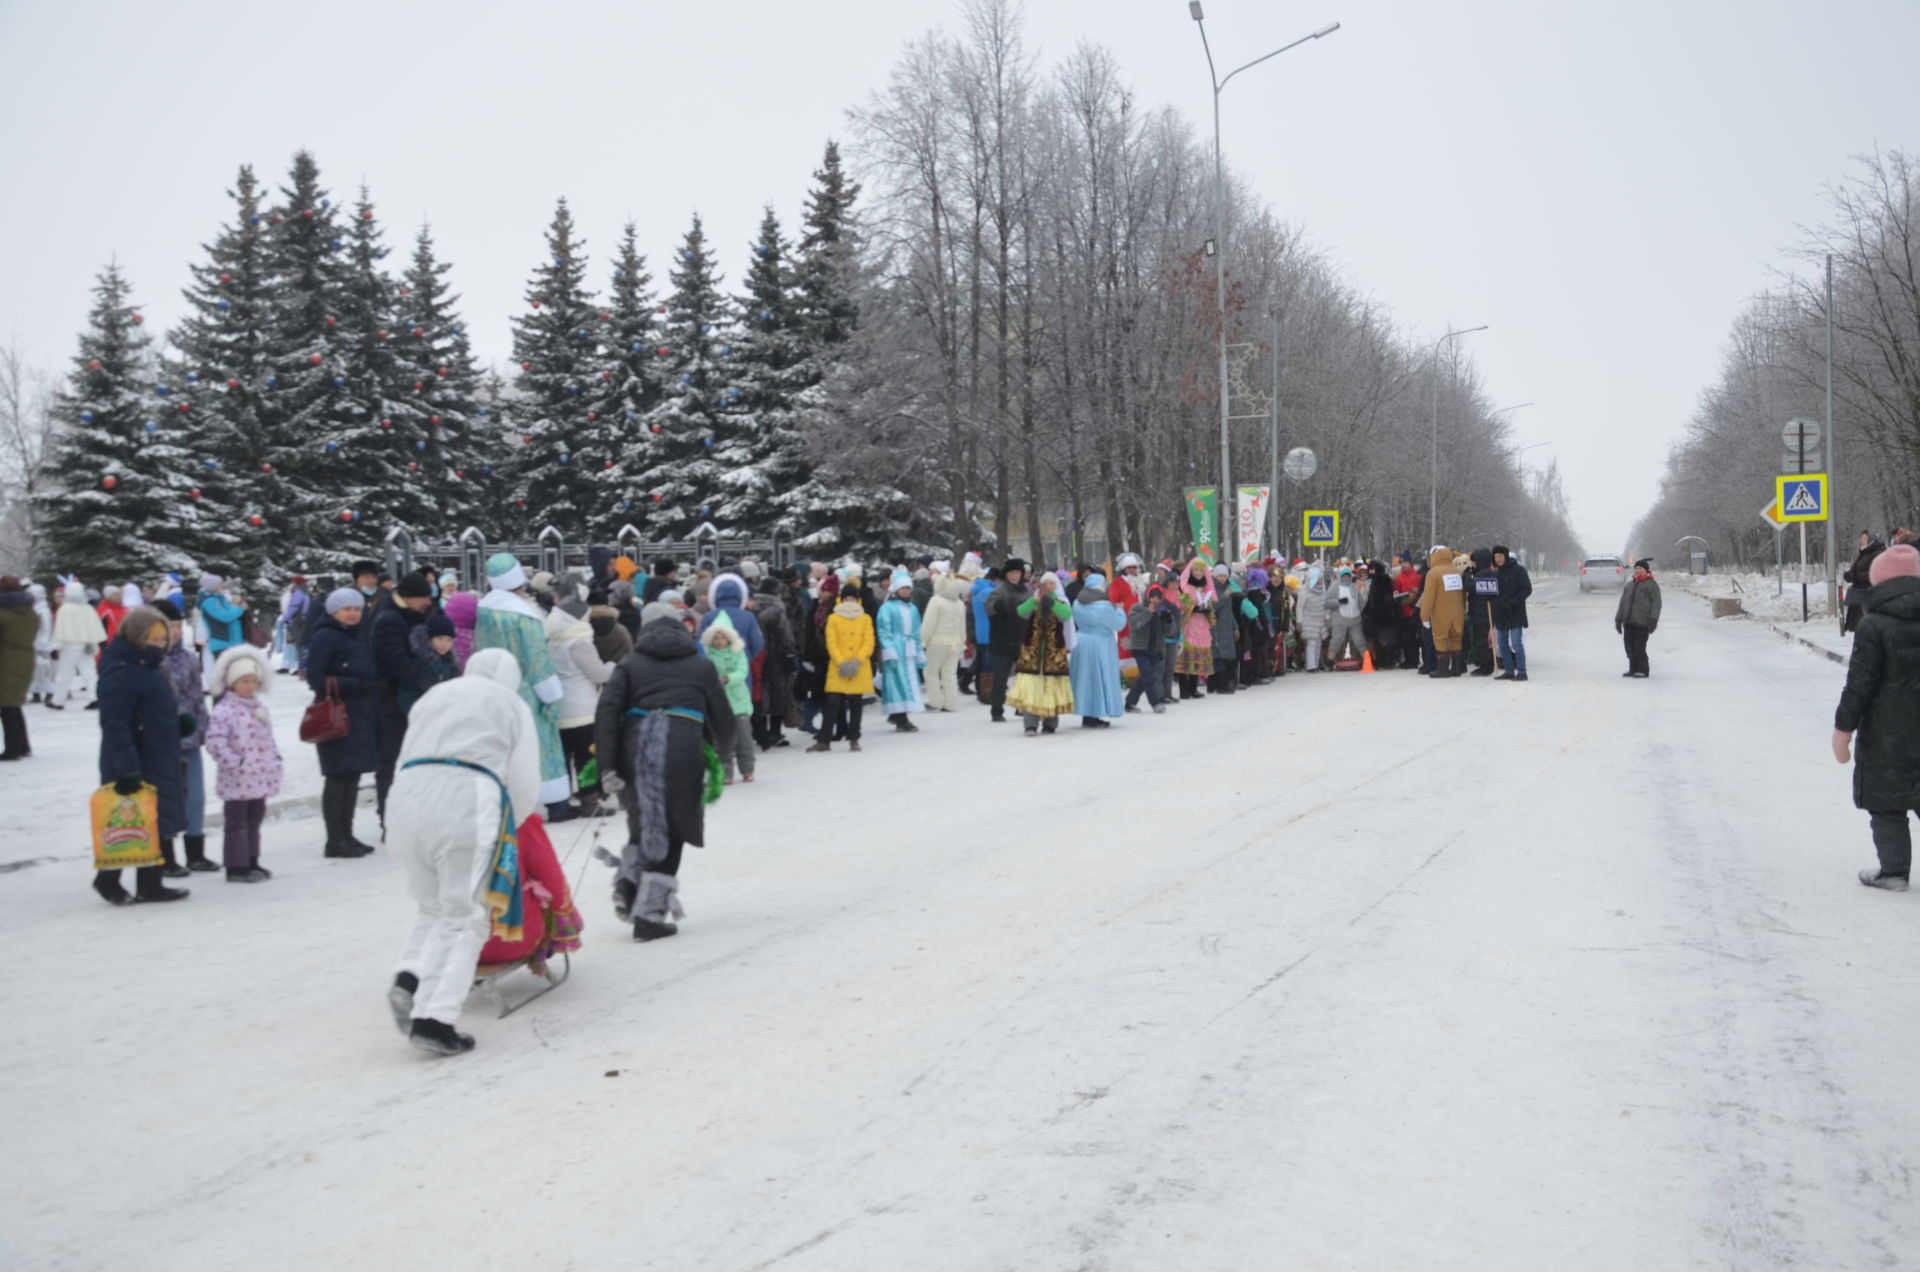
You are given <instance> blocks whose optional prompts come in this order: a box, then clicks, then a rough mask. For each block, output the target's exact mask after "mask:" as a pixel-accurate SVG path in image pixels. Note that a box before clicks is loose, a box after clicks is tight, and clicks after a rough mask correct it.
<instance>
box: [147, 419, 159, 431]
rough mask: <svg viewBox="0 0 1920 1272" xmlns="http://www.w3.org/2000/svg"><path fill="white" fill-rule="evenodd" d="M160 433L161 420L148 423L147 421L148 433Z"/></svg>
mask: <svg viewBox="0 0 1920 1272" xmlns="http://www.w3.org/2000/svg"><path fill="white" fill-rule="evenodd" d="M159 431H160V421H159V420H148V421H147V432H149V433H158V432H159Z"/></svg>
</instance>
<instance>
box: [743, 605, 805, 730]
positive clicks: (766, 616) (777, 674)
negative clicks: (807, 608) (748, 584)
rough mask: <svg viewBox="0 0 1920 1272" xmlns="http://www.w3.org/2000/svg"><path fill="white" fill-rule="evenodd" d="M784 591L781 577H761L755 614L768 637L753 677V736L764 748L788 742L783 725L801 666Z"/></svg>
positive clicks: (765, 636)
mask: <svg viewBox="0 0 1920 1272" xmlns="http://www.w3.org/2000/svg"><path fill="white" fill-rule="evenodd" d="M781 591H782V589H781V587H780V584H779V581H778V580H776V579H762V580H760V590H759V592H758V593H756V594H755V596H754V598H753V616H754V618H756V619H758V620H759V622H760V635H761V637H762V639H763V640H764V641H765V652H764V653H763V654H762V656H761V662H760V674H759V675H758V676H756V677H755V678H754V684H755V686H756V687H757V688H758V690H759V694H760V696H759V699H758V701H756V702H755V703H754V714H755V716H756V717H757V718H756V719H755V721H754V723H755V724H757V725H758V726H759V728H758V729H757V730H755V736H754V740H755V741H756V742H758V743H759V744H760V748H761V749H762V750H764V751H771V750H772V749H773V748H774V747H776V746H784V745H785V744H786V740H785V739H784V738H782V737H781V736H780V728H781V726H782V725H784V724H785V723H786V719H787V709H788V708H789V707H791V706H792V705H793V673H794V670H795V668H797V667H798V666H799V656H798V654H797V652H796V651H795V648H794V643H793V624H792V622H791V621H790V620H789V618H788V616H787V606H786V598H785V597H783V596H782V595H781Z"/></svg>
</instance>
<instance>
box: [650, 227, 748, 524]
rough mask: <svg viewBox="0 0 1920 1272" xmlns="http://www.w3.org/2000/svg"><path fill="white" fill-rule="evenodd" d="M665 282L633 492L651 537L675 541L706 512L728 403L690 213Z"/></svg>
mask: <svg viewBox="0 0 1920 1272" xmlns="http://www.w3.org/2000/svg"><path fill="white" fill-rule="evenodd" d="M668 277H669V279H670V280H671V282H672V284H673V292H672V294H671V295H670V296H669V297H668V298H667V314H666V321H665V323H664V330H663V332H662V335H661V341H660V343H661V347H662V348H664V349H666V350H667V355H666V357H664V358H662V359H661V362H662V363H663V364H664V365H665V366H666V370H667V374H666V387H665V393H664V396H663V397H662V399H661V401H660V403H659V405H657V406H655V407H654V409H653V410H652V411H651V412H649V413H648V415H647V416H646V424H647V429H648V432H649V434H650V435H651V444H652V447H653V453H654V456H655V459H654V464H653V469H652V472H651V473H650V474H649V475H648V477H647V480H646V482H645V483H644V484H643V485H642V487H641V490H642V491H643V493H644V495H645V506H644V507H643V508H636V509H635V511H639V512H644V514H645V516H646V519H647V525H648V527H650V528H651V529H652V530H653V532H654V533H656V534H659V535H661V536H662V537H664V538H673V539H678V538H683V537H685V536H686V535H688V534H690V533H691V532H692V531H693V530H694V529H695V528H697V527H698V526H699V525H700V523H701V522H703V521H705V520H707V519H708V518H710V517H712V516H713V515H714V511H713V500H714V497H715V495H716V494H717V493H718V490H719V482H718V476H719V465H718V464H717V463H716V461H715V459H714V454H713V447H714V444H715V441H716V439H717V438H719V437H720V435H721V434H722V432H723V429H724V420H723V416H724V415H725V413H726V411H727V409H728V403H729V401H730V400H731V398H732V394H731V392H730V384H729V379H728V376H727V370H728V368H727V366H726V364H725V360H724V359H722V358H721V357H720V356H719V351H720V349H721V347H722V346H723V345H725V344H726V343H727V341H728V339H729V337H728V336H727V335H726V334H725V327H726V323H727V320H728V316H729V315H728V313H727V303H726V299H725V298H724V297H723V296H722V295H721V293H720V285H719V279H718V277H717V276H716V274H715V272H714V265H713V257H712V255H711V254H710V253H709V252H708V251H707V239H706V231H705V230H703V229H702V228H701V225H700V218H699V217H697V216H696V217H694V219H693V228H692V229H690V230H688V231H687V235H686V238H685V239H684V240H683V241H682V243H681V246H680V251H679V252H678V253H677V254H676V256H675V258H674V262H673V270H672V272H671V273H670V274H669V276H668ZM722 528H723V529H730V528H731V527H722Z"/></svg>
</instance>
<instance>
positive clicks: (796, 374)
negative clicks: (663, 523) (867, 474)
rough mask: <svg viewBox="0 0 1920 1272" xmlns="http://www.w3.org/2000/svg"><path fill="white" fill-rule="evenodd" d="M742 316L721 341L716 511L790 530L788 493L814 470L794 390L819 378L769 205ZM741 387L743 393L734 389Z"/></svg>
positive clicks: (764, 528)
mask: <svg viewBox="0 0 1920 1272" xmlns="http://www.w3.org/2000/svg"><path fill="white" fill-rule="evenodd" d="M744 281H745V283H746V294H745V295H743V296H741V297H740V298H739V300H738V302H737V303H738V308H739V312H740V321H739V324H738V326H737V327H736V328H735V330H734V331H733V333H732V335H731V336H730V338H729V343H727V344H725V345H722V346H721V348H720V357H721V360H722V362H724V363H726V364H727V365H728V367H729V369H730V373H731V377H730V378H731V387H730V392H729V394H728V404H729V408H730V409H729V410H728V412H727V414H726V415H725V416H724V417H723V418H722V421H721V425H722V427H721V434H720V438H719V440H718V441H716V442H715V444H714V459H715V461H716V462H717V464H718V465H719V473H718V481H719V489H718V492H717V493H716V495H715V497H714V502H713V510H714V516H715V518H716V520H717V521H718V523H719V524H720V525H723V526H726V527H727V528H729V529H734V528H738V529H745V530H749V531H751V532H753V533H755V534H769V533H772V532H774V531H775V530H778V531H779V532H780V533H781V534H782V535H784V536H788V537H790V536H791V535H792V534H793V531H794V528H795V524H796V522H795V519H794V518H793V517H792V515H791V514H790V513H788V512H786V510H785V509H783V508H782V507H781V501H782V497H783V496H785V495H788V494H790V493H791V492H794V491H797V490H799V489H801V488H802V487H803V486H805V485H806V484H807V481H808V479H809V477H810V475H811V473H810V468H811V466H810V464H809V463H808V459H807V442H806V438H805V436H804V435H802V433H801V432H800V421H801V417H800V414H799V412H798V411H797V410H796V398H797V396H798V395H799V394H800V393H801V392H802V391H804V390H805V389H806V388H807V387H808V385H809V383H810V381H811V380H812V379H813V378H814V373H813V366H812V363H811V362H810V360H809V358H808V349H807V339H806V329H805V317H804V315H803V314H802V312H801V309H800V306H799V305H798V304H797V303H796V297H795V294H794V279H793V273H792V269H791V266H790V262H789V261H788V259H787V244H786V237H785V235H784V234H782V232H781V230H780V220H779V218H778V217H777V216H775V215H774V212H773V209H772V208H771V207H769V208H768V209H767V210H766V214H765V215H764V216H763V217H762V218H761V219H760V233H759V237H758V238H757V239H756V240H755V241H754V243H753V245H752V252H751V254H750V255H749V257H748V258H747V272H746V277H745V280H744ZM735 393H737V394H738V398H737V399H736V398H735V397H734V394H735Z"/></svg>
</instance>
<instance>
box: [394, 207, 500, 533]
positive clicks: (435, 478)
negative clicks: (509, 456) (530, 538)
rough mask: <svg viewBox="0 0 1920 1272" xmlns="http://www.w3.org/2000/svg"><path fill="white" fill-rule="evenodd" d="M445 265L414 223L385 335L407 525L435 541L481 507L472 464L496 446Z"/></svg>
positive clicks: (487, 461) (487, 462) (493, 453)
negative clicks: (408, 503) (407, 493)
mask: <svg viewBox="0 0 1920 1272" xmlns="http://www.w3.org/2000/svg"><path fill="white" fill-rule="evenodd" d="M450 269H452V266H451V265H449V264H448V263H446V262H443V261H441V260H439V259H438V258H437V257H436V256H435V255H434V250H433V232H432V230H431V229H430V228H429V227H427V226H424V225H423V226H421V227H420V233H419V234H418V235H417V236H416V237H415V238H414V244H413V259H412V261H411V262H410V263H409V265H408V266H407V271H406V274H405V276H404V277H403V278H402V279H401V282H400V286H399V288H398V290H397V292H396V297H397V298H396V301H395V311H396V312H395V324H394V326H393V328H392V329H391V330H390V331H389V332H388V333H387V339H386V341H385V344H386V346H387V347H388V348H389V349H391V350H392V355H393V358H394V372H395V376H394V379H395V383H396V384H397V388H398V391H397V393H396V394H395V395H394V396H395V400H394V401H393V402H392V403H391V404H390V405H389V408H388V417H389V418H391V419H392V421H393V428H392V430H390V431H391V433H392V434H393V435H395V436H397V437H398V438H400V440H401V442H402V444H403V445H404V447H405V448H406V450H407V452H408V453H407V455H406V461H407V474H406V482H407V485H408V487H409V489H410V490H411V491H412V492H413V493H414V502H415V504H416V506H417V511H416V512H415V514H414V515H415V516H416V517H418V518H419V520H418V521H415V522H413V523H411V524H412V526H413V529H414V531H415V533H416V534H418V535H420V536H422V537H425V538H431V539H434V540H439V541H451V540H452V539H453V538H454V537H455V536H457V535H458V534H459V533H460V531H462V530H464V529H466V527H467V526H469V525H471V524H472V523H473V522H474V520H475V518H476V516H477V515H478V514H479V513H480V511H481V509H482V503H481V498H482V486H481V485H480V484H479V483H480V481H481V478H482V477H483V474H482V473H481V472H480V469H481V467H482V466H483V465H484V466H491V463H492V461H493V459H494V458H496V457H497V456H498V455H499V452H500V447H499V446H497V445H496V444H495V442H494V439H493V438H492V437H491V436H489V435H488V431H487V430H488V427H489V422H490V409H489V408H488V406H487V404H486V403H485V402H484V401H482V400H481V397H482V395H481V384H480V373H479V370H478V368H477V367H476V366H475V365H474V359H473V346H472V343H471V341H470V340H469V338H468V335H467V329H466V324H465V323H464V322H463V321H462V319H461V317H460V312H459V297H458V296H455V295H453V294H452V293H451V291H450V290H449V288H448V285H447V281H446V275H447V272H448V271H449V270H450ZM416 386H418V387H416Z"/></svg>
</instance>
